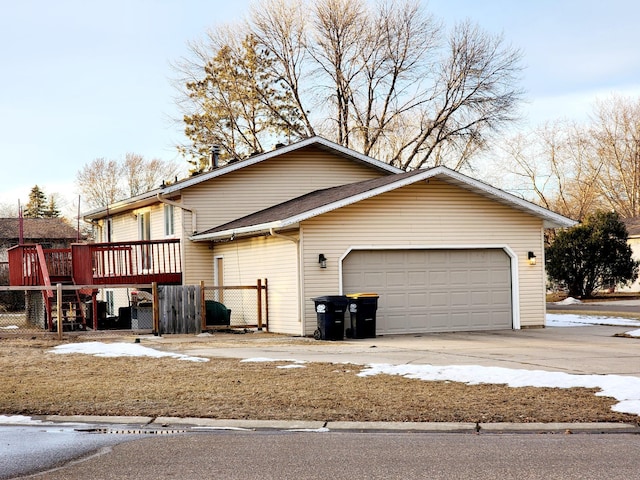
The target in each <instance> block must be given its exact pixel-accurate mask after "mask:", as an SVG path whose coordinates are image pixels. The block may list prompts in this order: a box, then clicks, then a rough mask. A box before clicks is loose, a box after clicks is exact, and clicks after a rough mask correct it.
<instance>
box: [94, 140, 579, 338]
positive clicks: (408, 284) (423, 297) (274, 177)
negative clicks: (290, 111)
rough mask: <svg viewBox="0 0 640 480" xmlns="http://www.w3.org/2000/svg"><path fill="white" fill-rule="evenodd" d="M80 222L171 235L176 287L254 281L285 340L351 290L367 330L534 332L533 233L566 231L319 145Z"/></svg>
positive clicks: (468, 189) (519, 207)
mask: <svg viewBox="0 0 640 480" xmlns="http://www.w3.org/2000/svg"><path fill="white" fill-rule="evenodd" d="M85 219H87V220H88V221H91V222H93V223H94V225H95V226H96V228H97V229H98V231H99V232H100V234H101V235H102V239H103V240H105V241H107V240H110V241H124V240H136V239H140V240H142V239H155V238H165V237H167V236H170V237H172V238H178V239H180V242H181V247H182V248H181V255H182V266H183V276H182V278H183V283H184V284H197V283H199V282H201V281H204V282H205V284H207V285H213V286H216V285H217V286H222V285H238V284H246V283H247V282H249V283H251V282H253V281H254V280H255V279H257V278H266V279H267V280H268V282H269V330H270V331H274V332H281V333H287V334H292V335H310V334H312V333H313V332H314V330H315V329H316V324H317V320H316V313H315V309H314V301H313V300H312V299H313V298H315V297H318V296H323V295H336V294H349V293H356V292H372V293H376V294H378V295H379V297H380V298H379V302H378V310H377V325H376V332H377V334H395V333H417V332H443V331H456V330H458V331H459V330H491V329H505V328H508V329H511V328H513V329H518V328H524V327H539V326H543V325H544V314H545V295H544V292H545V272H544V261H543V260H544V259H543V255H544V245H543V230H544V229H545V228H554V227H566V226H570V225H572V224H573V223H574V222H573V221H572V220H570V219H568V218H566V217H563V216H561V215H558V214H556V213H553V212H551V211H549V210H546V209H544V208H541V207H539V206H537V205H534V204H531V203H529V202H526V201H524V200H522V199H520V198H518V197H515V196H513V195H510V194H508V193H506V192H504V191H501V190H498V189H496V188H493V187H491V186H489V185H487V184H484V183H482V182H479V181H477V180H475V179H473V178H470V177H468V176H465V175H462V174H460V173H458V172H454V171H452V170H449V169H447V168H444V167H436V168H431V169H423V170H416V171H412V172H408V173H406V172H403V171H401V170H399V169H397V168H395V167H392V166H390V165H388V164H386V163H384V162H380V161H378V160H375V159H373V158H370V157H367V156H365V155H362V154H359V153H357V152H354V151H352V150H349V149H347V148H344V147H342V146H339V145H337V144H334V143H332V142H330V141H327V140H325V139H323V138H320V137H313V138H310V139H307V140H304V141H301V142H298V143H296V144H293V145H289V146H286V147H281V148H278V149H276V150H274V151H271V152H268V153H264V154H261V155H256V156H254V157H251V158H249V159H247V160H243V161H238V162H233V163H229V164H227V165H225V166H223V167H219V168H213V169H211V170H210V171H208V172H206V173H203V174H200V175H197V176H194V177H191V178H189V179H186V180H183V181H180V182H177V183H175V184H173V185H169V186H163V187H161V188H159V189H157V190H154V191H152V192H148V193H147V194H145V195H141V196H138V197H135V198H132V199H128V200H126V201H123V202H118V203H116V204H114V205H110V206H109V208H108V209H106V208H105V209H101V210H96V211H93V212H89V213H88V214H87V215H86V216H85ZM532 257H534V258H532ZM320 258H324V259H326V263H325V264H322V263H320V262H319V259H320ZM536 259H537V261H535V262H534V261H533V260H536Z"/></svg>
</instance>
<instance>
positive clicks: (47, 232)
mask: <svg viewBox="0 0 640 480" xmlns="http://www.w3.org/2000/svg"><path fill="white" fill-rule="evenodd" d="M22 221H23V228H22V231H23V243H37V244H40V245H42V246H43V248H69V245H71V243H73V242H76V241H78V231H77V230H76V229H75V228H73V227H72V226H70V225H69V224H68V223H67V222H65V221H64V219H62V218H23V220H22ZM19 242H20V219H19V218H0V265H2V266H3V267H4V266H5V265H7V262H8V261H9V258H8V254H7V251H8V250H9V248H11V247H13V246H15V245H18V243H19ZM3 271H4V270H3Z"/></svg>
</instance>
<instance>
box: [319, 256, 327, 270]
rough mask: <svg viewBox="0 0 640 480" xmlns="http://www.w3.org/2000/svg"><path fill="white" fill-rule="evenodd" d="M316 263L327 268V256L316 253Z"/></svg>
mask: <svg viewBox="0 0 640 480" xmlns="http://www.w3.org/2000/svg"><path fill="white" fill-rule="evenodd" d="M318 263H319V264H320V268H327V257H325V256H324V253H321V254H320V255H318Z"/></svg>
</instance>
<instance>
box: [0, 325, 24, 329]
mask: <svg viewBox="0 0 640 480" xmlns="http://www.w3.org/2000/svg"><path fill="white" fill-rule="evenodd" d="M18 328H20V327H18V326H17V325H7V326H6V327H0V330H17V329H18Z"/></svg>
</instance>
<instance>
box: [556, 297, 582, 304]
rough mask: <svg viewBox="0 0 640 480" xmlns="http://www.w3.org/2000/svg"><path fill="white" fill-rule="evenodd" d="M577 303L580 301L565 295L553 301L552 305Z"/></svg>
mask: <svg viewBox="0 0 640 480" xmlns="http://www.w3.org/2000/svg"><path fill="white" fill-rule="evenodd" d="M578 303H582V301H581V300H578V299H577V298H573V297H567V298H565V299H564V300H561V301H559V302H554V305H577V304H578Z"/></svg>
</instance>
